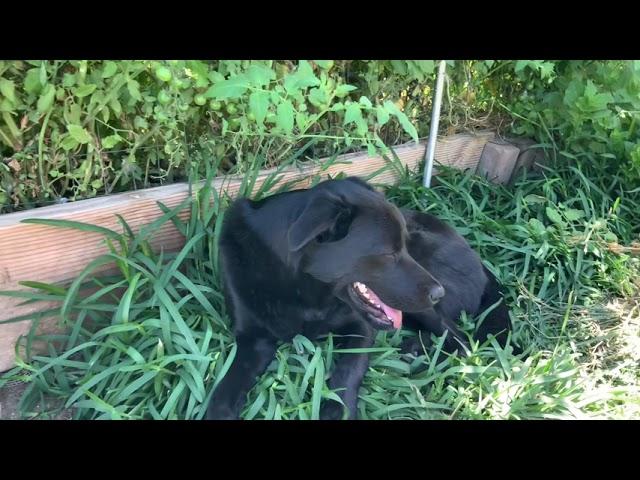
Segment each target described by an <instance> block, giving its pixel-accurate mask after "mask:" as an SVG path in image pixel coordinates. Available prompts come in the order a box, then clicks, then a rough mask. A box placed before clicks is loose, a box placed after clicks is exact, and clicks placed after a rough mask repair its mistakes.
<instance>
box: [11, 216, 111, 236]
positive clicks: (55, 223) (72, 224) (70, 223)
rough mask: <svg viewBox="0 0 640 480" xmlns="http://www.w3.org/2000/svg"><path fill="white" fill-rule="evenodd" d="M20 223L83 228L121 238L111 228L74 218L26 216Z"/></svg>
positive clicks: (83, 229) (87, 230)
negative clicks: (56, 218) (60, 218)
mask: <svg viewBox="0 0 640 480" xmlns="http://www.w3.org/2000/svg"><path fill="white" fill-rule="evenodd" d="M20 223H32V224H35V225H48V226H50V227H57V228H71V229H74V230H81V231H83V232H94V233H100V234H102V235H105V236H107V237H109V238H113V239H114V240H118V239H120V237H121V235H120V234H119V233H118V232H116V231H114V230H111V229H109V228H106V227H101V226H99V225H92V224H90V223H84V222H76V221H73V220H50V219H46V218H26V219H24V220H22V221H21V222H20Z"/></svg>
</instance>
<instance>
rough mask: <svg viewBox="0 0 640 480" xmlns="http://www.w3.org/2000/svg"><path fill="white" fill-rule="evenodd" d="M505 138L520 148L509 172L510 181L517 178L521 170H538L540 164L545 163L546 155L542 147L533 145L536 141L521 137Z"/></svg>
mask: <svg viewBox="0 0 640 480" xmlns="http://www.w3.org/2000/svg"><path fill="white" fill-rule="evenodd" d="M507 140H508V142H509V143H511V144H513V145H515V146H516V147H518V148H519V149H520V154H519V155H518V160H517V161H516V165H515V167H514V168H513V173H512V174H511V182H510V183H513V182H514V181H515V180H517V179H518V177H519V176H520V172H521V171H522V170H534V171H538V170H540V166H541V165H544V164H545V162H546V157H545V154H544V149H542V148H541V147H534V145H536V142H534V141H533V140H531V139H528V138H521V137H515V138H509V139H507Z"/></svg>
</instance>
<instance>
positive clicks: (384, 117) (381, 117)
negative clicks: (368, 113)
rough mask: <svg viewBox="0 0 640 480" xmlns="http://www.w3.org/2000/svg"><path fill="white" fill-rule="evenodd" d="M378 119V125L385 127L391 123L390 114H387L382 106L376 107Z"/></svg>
mask: <svg viewBox="0 0 640 480" xmlns="http://www.w3.org/2000/svg"><path fill="white" fill-rule="evenodd" d="M376 118H377V120H378V125H380V126H383V125H384V124H385V123H387V122H388V121H389V118H390V117H389V112H387V110H386V109H385V108H384V107H383V106H382V105H378V106H377V107H376Z"/></svg>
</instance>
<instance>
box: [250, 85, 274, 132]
mask: <svg viewBox="0 0 640 480" xmlns="http://www.w3.org/2000/svg"><path fill="white" fill-rule="evenodd" d="M269 96H270V95H269V92H265V91H257V92H253V93H252V94H251V95H250V96H249V111H250V112H251V113H253V114H254V115H255V117H256V123H257V124H258V125H263V124H264V119H265V118H266V117H267V112H268V111H269Z"/></svg>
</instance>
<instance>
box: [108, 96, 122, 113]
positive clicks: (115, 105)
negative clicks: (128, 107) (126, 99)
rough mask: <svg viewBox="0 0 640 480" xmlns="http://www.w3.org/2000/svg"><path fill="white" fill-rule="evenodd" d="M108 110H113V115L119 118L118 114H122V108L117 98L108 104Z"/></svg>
mask: <svg viewBox="0 0 640 480" xmlns="http://www.w3.org/2000/svg"><path fill="white" fill-rule="evenodd" d="M109 108H111V110H113V113H115V114H116V116H120V114H121V113H122V106H121V105H120V102H119V101H118V99H117V98H114V99H113V100H111V101H110V102H109Z"/></svg>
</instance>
